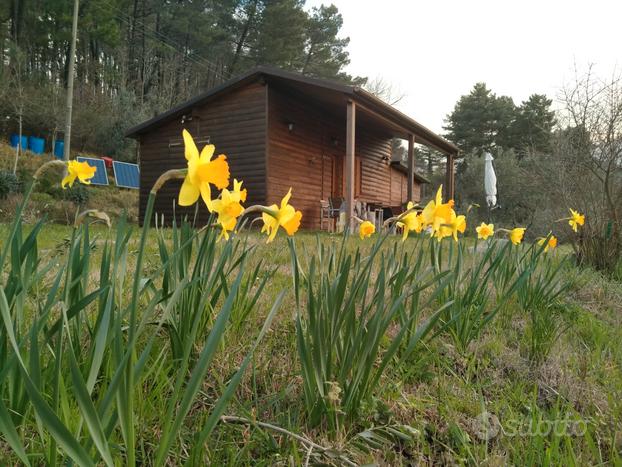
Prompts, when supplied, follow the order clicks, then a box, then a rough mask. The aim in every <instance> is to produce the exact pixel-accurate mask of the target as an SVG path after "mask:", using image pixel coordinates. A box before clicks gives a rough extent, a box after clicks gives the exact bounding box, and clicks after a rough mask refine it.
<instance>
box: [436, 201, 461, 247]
mask: <svg viewBox="0 0 622 467" xmlns="http://www.w3.org/2000/svg"><path fill="white" fill-rule="evenodd" d="M465 230H466V217H465V216H463V215H459V216H457V215H456V212H455V211H454V210H453V209H452V210H451V212H450V214H449V222H448V223H446V224H442V225H441V226H440V227H439V228H438V229H437V230H436V231H435V232H434V236H435V237H436V238H437V239H438V241H439V242H440V241H441V240H442V239H443V238H445V237H453V238H454V240H455V241H458V232H460V233H464V231H465Z"/></svg>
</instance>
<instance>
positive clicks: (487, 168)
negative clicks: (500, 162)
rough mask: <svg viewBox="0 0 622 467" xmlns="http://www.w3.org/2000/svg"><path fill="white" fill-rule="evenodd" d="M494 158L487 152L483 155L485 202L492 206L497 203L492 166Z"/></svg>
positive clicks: (495, 176) (495, 178) (495, 181)
mask: <svg viewBox="0 0 622 467" xmlns="http://www.w3.org/2000/svg"><path fill="white" fill-rule="evenodd" d="M493 160H494V158H493V157H492V155H491V154H490V153H489V152H487V153H486V154H485V155H484V161H485V165H484V190H485V191H486V204H487V205H488V207H489V208H492V207H493V206H495V205H496V204H497V175H496V174H495V169H494V167H493V166H492V161H493Z"/></svg>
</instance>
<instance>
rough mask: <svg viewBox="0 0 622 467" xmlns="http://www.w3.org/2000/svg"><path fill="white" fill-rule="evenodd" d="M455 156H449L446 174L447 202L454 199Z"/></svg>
mask: <svg viewBox="0 0 622 467" xmlns="http://www.w3.org/2000/svg"><path fill="white" fill-rule="evenodd" d="M454 183H455V180H454V155H453V154H447V168H446V173H445V198H446V199H447V200H450V199H454V195H455V186H454Z"/></svg>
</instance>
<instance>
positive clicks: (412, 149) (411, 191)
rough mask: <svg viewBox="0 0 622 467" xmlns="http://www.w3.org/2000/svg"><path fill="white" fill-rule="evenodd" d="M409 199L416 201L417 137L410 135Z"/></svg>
mask: <svg viewBox="0 0 622 467" xmlns="http://www.w3.org/2000/svg"><path fill="white" fill-rule="evenodd" d="M406 186H407V187H408V191H407V193H408V201H412V202H414V201H415V200H414V190H415V137H414V136H413V135H408V184H407V185H406Z"/></svg>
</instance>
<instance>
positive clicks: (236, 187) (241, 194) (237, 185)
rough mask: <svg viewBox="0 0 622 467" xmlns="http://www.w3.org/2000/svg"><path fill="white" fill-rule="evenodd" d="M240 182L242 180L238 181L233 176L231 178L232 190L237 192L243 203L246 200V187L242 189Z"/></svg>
mask: <svg viewBox="0 0 622 467" xmlns="http://www.w3.org/2000/svg"><path fill="white" fill-rule="evenodd" d="M242 183H243V182H241V181H240V182H238V181H237V180H236V179H235V178H234V179H233V192H234V193H236V194H238V195H239V197H240V201H241V202H243V203H245V202H246V195H247V193H246V188H244V189H243V190H242Z"/></svg>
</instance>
